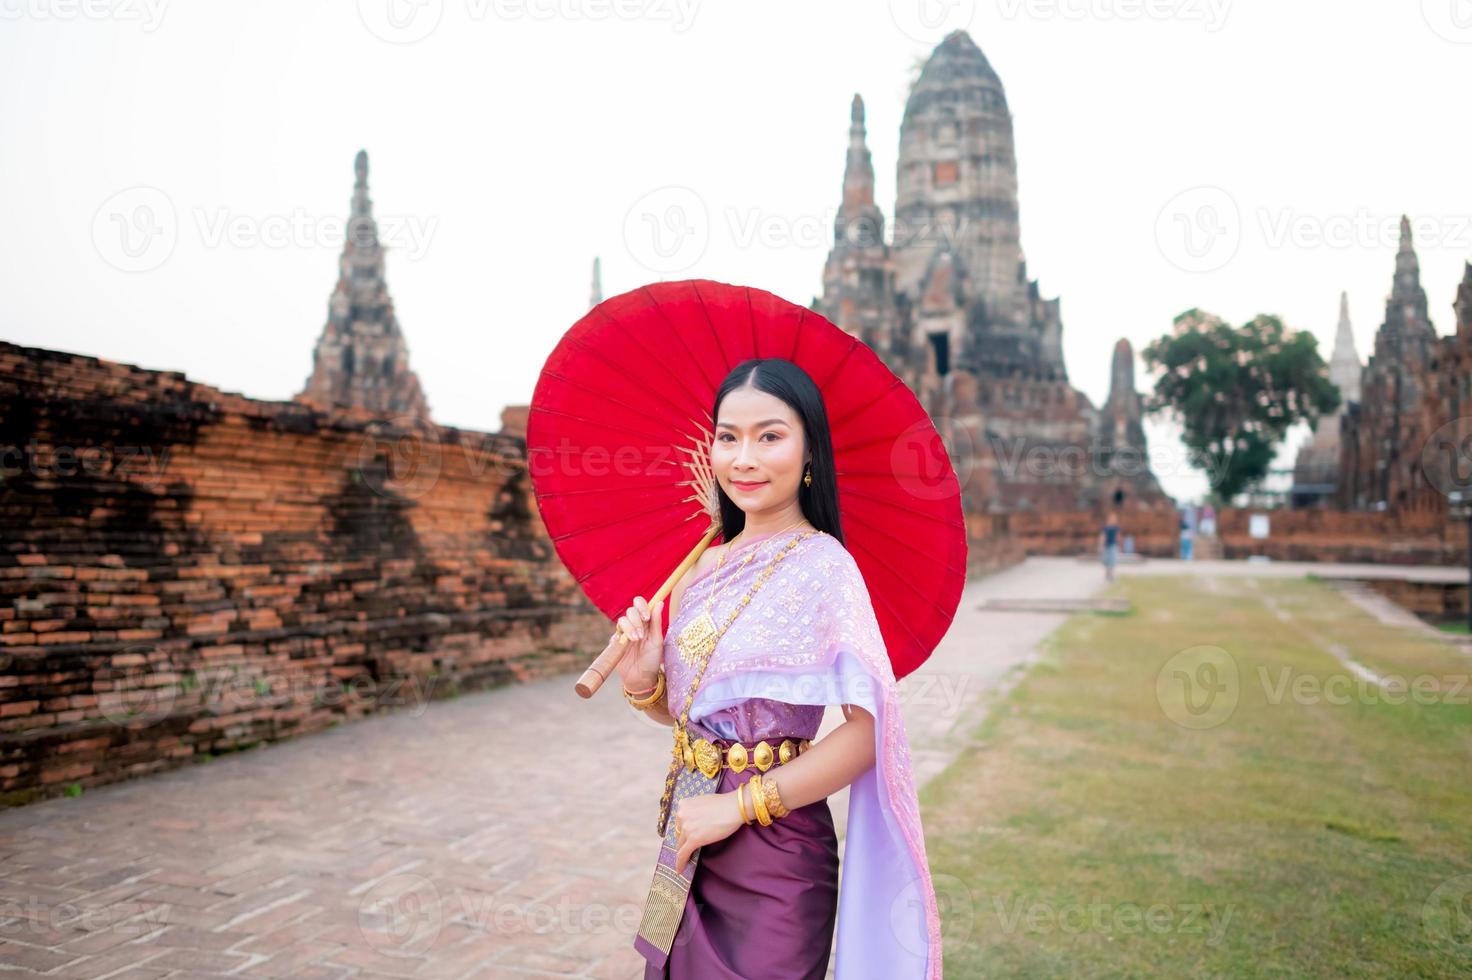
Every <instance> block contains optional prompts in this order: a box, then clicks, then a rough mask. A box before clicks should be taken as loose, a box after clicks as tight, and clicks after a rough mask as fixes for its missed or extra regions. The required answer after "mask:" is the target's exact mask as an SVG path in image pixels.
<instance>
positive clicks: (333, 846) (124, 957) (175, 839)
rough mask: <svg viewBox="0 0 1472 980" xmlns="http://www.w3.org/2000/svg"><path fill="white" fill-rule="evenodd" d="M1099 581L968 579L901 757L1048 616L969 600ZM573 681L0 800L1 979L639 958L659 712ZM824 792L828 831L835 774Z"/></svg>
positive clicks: (923, 746) (1030, 565) (982, 689)
mask: <svg viewBox="0 0 1472 980" xmlns="http://www.w3.org/2000/svg"><path fill="white" fill-rule="evenodd" d="M1102 584H1103V574H1102V570H1101V569H1100V567H1099V566H1098V565H1097V564H1086V563H1080V562H1076V561H1074V560H1072V559H1030V560H1029V561H1027V562H1025V563H1023V564H1022V565H1020V566H1018V567H1015V568H1012V569H1009V570H1007V571H1005V572H1002V573H999V574H997V575H993V576H991V577H989V578H986V579H984V580H981V581H979V582H974V583H972V584H971V585H970V586H968V588H967V591H966V594H965V595H964V596H963V600H962V604H961V610H960V613H959V614H958V616H957V620H956V624H955V626H954V627H953V628H952V630H951V632H950V634H949V635H948V636H947V637H946V639H945V641H944V642H943V643H942V644H941V646H940V648H939V649H938V650H937V651H936V653H935V655H934V656H933V657H932V658H931V660H930V662H929V663H928V664H927V665H926V668H925V669H924V670H922V671H920V672H918V673H917V674H915V675H913V676H911V677H908V678H906V679H905V681H904V682H903V683H902V685H901V690H902V693H903V695H904V703H905V712H906V724H907V727H908V729H909V733H910V741H911V748H912V752H913V754H914V759H915V767H916V773H917V776H918V777H920V778H921V779H922V780H924V779H927V778H929V777H930V776H933V775H934V774H935V773H937V772H939V771H940V770H941V769H943V768H944V767H945V765H946V764H947V763H948V761H949V760H950V759H951V758H952V757H953V756H954V755H955V753H956V752H957V751H958V750H959V749H960V748H961V747H962V744H963V740H964V737H965V735H966V733H967V732H969V731H970V730H971V729H972V728H973V727H974V725H975V724H976V723H977V722H979V721H980V719H981V717H982V714H983V712H984V711H985V706H986V704H987V703H989V702H990V700H991V699H992V698H994V697H995V696H996V695H997V694H998V693H999V692H1000V691H1002V690H1003V689H1005V688H1006V687H1007V686H1009V685H1010V683H1011V682H1012V681H1013V680H1015V679H1016V678H1017V677H1018V676H1019V674H1020V668H1021V666H1022V665H1025V664H1026V663H1027V662H1028V661H1029V660H1030V658H1031V657H1032V655H1033V652H1034V650H1035V649H1036V645H1037V642H1038V640H1040V639H1041V638H1042V637H1043V636H1044V635H1046V634H1047V633H1048V632H1049V631H1051V630H1052V629H1053V628H1054V627H1055V626H1056V625H1057V624H1058V623H1059V622H1061V621H1062V619H1063V618H1064V617H1063V615H1062V614H1059V613H1048V612H1003V611H990V612H983V611H979V610H978V609H977V608H976V606H977V601H978V600H979V599H982V598H1023V597H1050V598H1079V597H1084V596H1088V595H1090V594H1092V593H1093V592H1094V591H1095V590H1097V589H1098V588H1099V587H1100V586H1101V585H1102ZM573 680H574V678H573V677H572V676H567V677H564V678H558V679H554V680H550V681H543V682H539V683H534V684H529V685H524V686H519V687H516V688H508V689H503V690H498V691H488V692H480V693H475V694H468V695H464V696H461V697H459V698H456V699H454V700H451V701H442V702H436V703H431V704H425V705H419V706H416V707H413V708H406V709H404V710H402V711H401V712H399V713H397V714H394V715H389V716H382V717H378V718H371V719H366V720H362V721H357V722H352V723H349V724H345V725H343V726H340V727H338V728H335V729H333V730H331V731H328V732H323V733H319V734H316V735H312V736H309V737H306V738H303V739H300V740H298V741H294V742H286V743H281V744H277V745H271V746H264V747H262V748H258V749H254V750H251V751H248V752H244V753H241V754H238V755H232V756H227V757H225V758H222V759H218V760H216V761H213V762H208V763H203V764H200V765H196V766H192V767H190V768H188V769H184V770H179V771H175V772H170V773H165V774H161V775H155V776H150V777H147V778H144V779H140V780H136V781H134V782H130V783H123V784H116V785H112V786H106V787H102V788H100V789H95V790H91V791H88V792H87V793H86V794H85V795H83V796H82V797H80V798H74V799H59V800H51V801H48V802H44V803H39V804H35V805H32V806H28V807H23V808H19V809H16V810H11V811H6V812H0V968H4V969H0V978H3V977H4V976H9V975H15V976H26V975H33V974H43V975H46V976H53V977H68V978H103V977H107V978H115V980H145V978H159V977H171V978H172V977H200V976H218V975H226V974H228V975H230V976H236V977H300V978H309V980H311V978H319V977H321V978H329V977H362V978H371V977H415V978H440V977H445V978H449V977H466V978H477V980H479V978H491V977H526V976H528V975H533V976H535V975H554V976H579V977H607V978H630V977H637V976H640V975H641V969H642V964H643V960H642V959H641V958H639V957H638V955H637V954H636V953H634V951H633V949H632V946H631V942H632V937H633V933H634V930H635V929H636V928H637V925H638V919H639V914H640V911H641V909H642V904H643V898H644V892H645V889H646V887H647V885H648V880H649V875H650V867H651V864H652V861H653V859H654V854H655V851H656V849H657V847H658V841H657V839H656V837H655V835H654V822H655V819H656V816H657V808H658V797H659V789H660V786H661V785H662V778H663V774H664V771H665V759H666V754H665V753H666V748H667V744H668V731H669V730H668V729H667V728H664V727H662V726H658V725H655V724H654V723H652V722H648V721H646V720H644V719H641V718H640V717H639V716H636V715H634V714H633V713H632V712H631V711H630V710H629V709H628V708H627V707H626V706H625V705H624V703H623V701H622V699H621V698H619V697H618V696H617V692H616V691H615V690H608V691H604V692H601V693H600V694H599V696H598V697H596V698H594V699H593V700H592V701H587V702H585V701H582V700H580V699H579V698H578V697H577V695H576V694H574V693H573V690H572V685H573ZM841 721H842V716H841V713H840V712H839V711H838V710H837V709H836V708H835V709H830V711H829V712H828V716H827V718H826V719H825V722H824V726H823V729H822V732H820V737H821V735H822V734H824V733H826V732H827V731H830V730H831V729H832V728H833V727H834V726H836V725H837V724H839V723H840V722H841ZM830 804H831V806H832V809H833V811H834V816H835V818H836V819H837V820H838V822H839V825H840V832H841V829H842V823H843V818H844V816H845V813H846V811H847V806H848V803H847V795H846V791H844V792H842V793H839V794H837V795H835V796H834V797H833V798H832V799H831V800H830Z"/></svg>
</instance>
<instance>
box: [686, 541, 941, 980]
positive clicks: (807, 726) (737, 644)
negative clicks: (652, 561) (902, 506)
mask: <svg viewBox="0 0 1472 980" xmlns="http://www.w3.org/2000/svg"><path fill="white" fill-rule="evenodd" d="M801 533H802V532H800V531H784V532H778V533H776V534H769V535H766V536H762V537H758V538H755V539H753V540H751V541H743V542H738V543H737V547H736V548H735V550H733V551H732V552H731V553H730V554H728V555H727V557H726V562H725V565H724V566H723V567H722V568H721V569H720V570H719V572H716V571H714V570H711V571H706V572H704V573H702V574H701V575H699V576H697V577H696V578H695V579H693V580H692V581H691V582H690V583H689V584H688V585H687V586H686V589H685V592H684V593H683V595H682V596H681V599H680V608H679V610H678V612H677V614H676V616H675V617H674V619H673V620H672V621H671V622H670V623H669V625H668V627H667V628H666V630H665V643H664V668H665V676H666V682H667V685H668V689H669V706H670V710H671V712H672V713H674V714H676V715H677V716H678V714H679V710H680V708H681V707H682V706H683V705H684V703H685V697H686V694H687V692H688V691H689V688H690V683H691V681H692V680H693V679H694V674H695V669H696V665H692V664H686V663H685V662H684V660H683V659H682V658H681V656H680V654H679V651H678V648H677V646H676V639H677V637H678V636H679V633H680V631H681V630H682V629H684V627H685V626H687V625H689V623H690V622H691V621H692V620H693V619H694V618H695V617H696V616H698V615H699V614H700V613H701V612H704V611H705V610H706V608H707V602H708V601H709V600H710V599H711V595H712V593H713V592H714V593H716V594H717V597H716V599H715V601H714V605H713V606H712V607H711V615H712V617H713V618H714V619H715V622H716V624H717V625H718V626H719V625H721V624H724V623H725V621H726V619H727V618H728V617H729V616H730V614H731V612H732V611H733V610H734V609H735V608H736V605H737V604H738V603H739V602H740V601H741V599H742V597H743V596H745V595H746V593H747V592H748V591H749V590H750V589H751V587H752V585H753V584H754V583H755V582H756V580H757V577H758V576H759V575H760V574H761V572H762V571H763V570H764V569H765V568H766V567H767V566H768V565H769V564H770V562H771V559H772V558H773V557H774V556H775V555H776V554H777V553H778V552H779V551H780V550H781V549H782V547H783V546H784V545H785V544H787V543H788V542H789V541H791V540H792V539H793V538H794V537H797V536H799V535H800V534H801ZM753 550H754V551H755V554H754V555H753ZM748 556H752V561H751V562H750V563H747V564H745V565H743V560H744V559H745V558H747V557H748ZM828 704H851V705H858V706H860V707H863V708H865V709H866V710H867V711H869V712H870V713H871V714H872V715H873V716H874V719H875V725H874V739H875V747H874V757H875V766H874V768H872V769H870V770H869V771H868V772H866V773H864V774H863V775H861V776H860V777H859V778H858V779H856V780H854V782H853V784H852V785H851V786H850V789H849V806H848V821H847V829H846V835H845V838H844V845H843V857H842V869H843V873H842V876H841V883H840V891H839V904H838V931H837V937H836V938H837V942H836V950H837V951H836V959H835V961H834V975H835V977H836V978H837V980H848V978H855V980H856V978H859V977H874V976H883V977H886V978H907V977H914V978H925V980H932V978H938V977H940V976H941V944H940V915H939V910H938V908H937V906H936V900H935V890H934V886H933V884H932V882H931V877H930V869H929V865H928V863H927V861H926V854H925V836H924V830H923V828H922V826H921V823H920V808H919V803H918V800H917V798H916V791H915V781H914V775H913V772H912V770H911V765H910V747H909V742H908V740H907V738H906V735H905V728H904V719H903V716H902V714H901V710H900V703H899V695H898V691H897V688H896V685H895V679H894V671H893V668H892V667H891V666H890V663H889V656H888V654H887V653H886V651H885V648H884V640H883V637H882V635H881V633H880V630H879V623H878V621H877V620H876V619H875V616H874V607H873V605H872V604H871V601H870V597H869V592H868V588H867V586H866V585H865V584H864V578H863V574H862V573H861V572H860V571H859V567H858V565H857V564H856V563H855V562H854V559H853V556H852V555H850V554H849V553H848V551H847V549H845V548H844V547H843V545H842V544H840V543H839V541H838V539H837V538H834V537H833V536H832V535H829V534H825V533H821V532H820V533H816V534H813V535H811V536H810V537H808V538H807V539H806V540H803V541H802V542H801V543H799V544H798V545H797V546H796V547H794V548H793V549H792V550H791V551H789V552H788V554H787V556H786V557H785V558H784V559H783V560H782V561H781V562H780V563H779V564H778V565H777V568H776V571H775V572H774V573H773V575H772V576H771V577H770V578H769V579H768V581H767V583H766V585H764V586H763V587H762V589H761V591H760V592H758V593H757V594H756V596H755V597H754V598H753V599H752V600H751V602H750V603H749V604H748V605H747V606H746V608H745V610H743V611H742V613H741V614H740V615H739V616H737V618H736V620H735V622H734V623H733V624H732V625H731V627H730V629H728V630H727V631H726V633H725V634H724V635H723V636H722V637H721V640H720V643H719V644H718V646H717V647H716V651H715V654H714V655H713V657H712V659H711V663H710V665H709V666H708V667H707V668H706V671H705V676H704V679H703V680H702V681H701V683H700V687H699V689H698V690H697V692H696V697H695V700H694V702H693V704H692V706H691V709H690V717H691V718H692V719H693V720H697V721H700V722H701V723H702V724H704V725H706V726H707V727H710V728H711V729H712V730H713V731H716V732H717V733H718V734H721V735H724V736H726V737H738V738H741V739H743V740H752V739H757V738H762V737H765V736H766V735H769V734H777V733H793V732H807V731H811V733H812V734H809V735H806V736H805V737H809V738H811V737H813V735H816V733H817V730H818V726H819V724H820V723H821V721H822V717H823V711H822V709H823V706H824V705H828Z"/></svg>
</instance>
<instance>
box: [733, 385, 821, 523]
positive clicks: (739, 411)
mask: <svg viewBox="0 0 1472 980" xmlns="http://www.w3.org/2000/svg"><path fill="white" fill-rule="evenodd" d="M805 442H806V436H805V434H804V432H803V428H802V421H801V419H799V418H798V416H797V413H796V412H794V411H793V410H792V408H791V406H789V405H788V404H787V403H786V402H784V401H783V400H782V399H780V398H778V397H777V396H775V395H769V394H767V393H766V392H765V391H758V390H757V389H755V388H750V387H746V388H737V389H736V390H735V391H733V392H731V393H730V394H729V395H727V396H726V397H725V399H724V400H723V401H722V402H721V410H720V414H719V416H718V417H717V418H716V432H715V442H714V444H712V446H711V452H710V458H711V468H712V469H713V470H714V471H715V475H716V479H717V480H719V481H720V484H721V489H722V490H724V491H725V492H726V496H728V497H730V498H731V500H732V501H734V502H735V503H736V505H737V506H738V507H740V508H741V509H742V510H743V511H745V512H746V513H748V514H751V513H757V512H761V511H768V510H773V511H774V510H780V509H782V508H784V507H787V506H790V505H791V504H792V503H793V502H795V500H796V498H797V486H798V482H799V481H800V480H801V479H802V475H803V471H804V468H805V467H806V465H807V463H808V462H809V459H810V457H809V456H808V455H807V447H806V446H805V445H804V443H805Z"/></svg>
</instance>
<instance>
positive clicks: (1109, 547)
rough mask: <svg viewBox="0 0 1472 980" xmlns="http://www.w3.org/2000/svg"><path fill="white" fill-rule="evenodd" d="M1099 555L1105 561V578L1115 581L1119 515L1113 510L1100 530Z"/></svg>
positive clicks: (1117, 558)
mask: <svg viewBox="0 0 1472 980" xmlns="http://www.w3.org/2000/svg"><path fill="white" fill-rule="evenodd" d="M1099 557H1100V559H1101V560H1102V561H1103V562H1104V578H1105V579H1106V580H1108V581H1110V582H1113V581H1114V565H1115V563H1116V562H1117V561H1119V515H1118V514H1116V513H1115V512H1114V511H1112V510H1111V511H1110V512H1109V516H1108V517H1106V518H1104V527H1103V528H1102V529H1101V530H1100V531H1099Z"/></svg>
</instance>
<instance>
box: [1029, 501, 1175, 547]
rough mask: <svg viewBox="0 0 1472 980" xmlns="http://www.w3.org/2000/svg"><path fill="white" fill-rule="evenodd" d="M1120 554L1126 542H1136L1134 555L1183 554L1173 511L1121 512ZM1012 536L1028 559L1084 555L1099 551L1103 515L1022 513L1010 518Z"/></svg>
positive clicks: (1062, 512)
mask: <svg viewBox="0 0 1472 980" xmlns="http://www.w3.org/2000/svg"><path fill="white" fill-rule="evenodd" d="M1117 512H1118V514H1119V534H1120V538H1121V550H1122V545H1123V539H1124V538H1125V537H1133V538H1134V539H1135V553H1136V554H1140V555H1147V556H1154V557H1157V558H1169V557H1172V556H1174V555H1176V554H1178V553H1179V551H1180V544H1179V542H1180V534H1179V531H1178V530H1177V518H1176V512H1175V511H1174V510H1172V509H1170V508H1168V507H1167V508H1161V509H1152V510H1130V509H1126V508H1119V509H1118V511H1117ZM1007 526H1008V529H1009V531H1010V533H1011V534H1012V535H1013V536H1014V537H1015V538H1016V539H1017V540H1018V541H1019V542H1021V545H1022V548H1023V550H1024V551H1025V552H1026V553H1027V554H1029V555H1084V554H1095V553H1097V552H1098V550H1099V531H1100V529H1101V528H1103V526H1104V515H1102V514H1099V513H1097V512H1095V511H1054V512H1051V513H1049V512H1044V511H1023V512H1019V513H1015V514H1009V515H1007Z"/></svg>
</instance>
